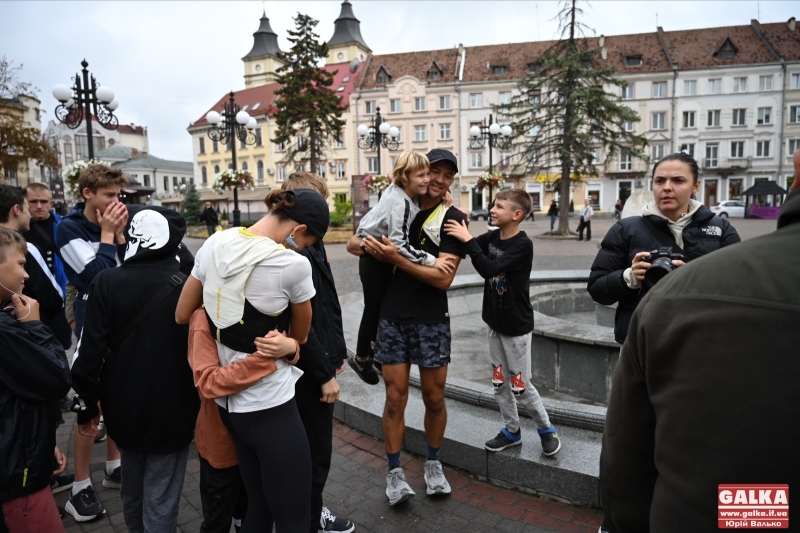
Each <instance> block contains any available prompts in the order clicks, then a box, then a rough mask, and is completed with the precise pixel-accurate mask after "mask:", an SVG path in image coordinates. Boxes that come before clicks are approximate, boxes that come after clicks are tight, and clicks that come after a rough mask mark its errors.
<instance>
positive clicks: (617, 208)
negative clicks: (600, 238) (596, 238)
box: [614, 200, 623, 222]
mask: <svg viewBox="0 0 800 533" xmlns="http://www.w3.org/2000/svg"><path fill="white" fill-rule="evenodd" d="M622 208H623V205H622V200H617V203H616V204H614V221H615V222H619V220H620V219H621V218H622Z"/></svg>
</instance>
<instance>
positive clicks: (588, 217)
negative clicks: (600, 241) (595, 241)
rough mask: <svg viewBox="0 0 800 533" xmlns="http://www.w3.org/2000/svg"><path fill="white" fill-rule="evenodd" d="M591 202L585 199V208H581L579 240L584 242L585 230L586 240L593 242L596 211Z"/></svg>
mask: <svg viewBox="0 0 800 533" xmlns="http://www.w3.org/2000/svg"><path fill="white" fill-rule="evenodd" d="M590 204H591V202H590V201H589V199H588V198H587V199H585V200H584V201H583V207H582V208H581V215H580V216H581V218H580V221H579V223H578V240H579V241H582V240H583V230H586V240H587V241H591V240H592V217H593V216H594V209H592V206H591V205H590Z"/></svg>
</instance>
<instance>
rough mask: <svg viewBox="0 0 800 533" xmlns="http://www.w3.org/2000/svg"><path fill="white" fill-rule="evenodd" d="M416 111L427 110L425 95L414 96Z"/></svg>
mask: <svg viewBox="0 0 800 533" xmlns="http://www.w3.org/2000/svg"><path fill="white" fill-rule="evenodd" d="M414 111H425V97H424V96H423V97H417V98H414Z"/></svg>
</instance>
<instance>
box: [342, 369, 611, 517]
mask: <svg viewBox="0 0 800 533" xmlns="http://www.w3.org/2000/svg"><path fill="white" fill-rule="evenodd" d="M337 379H338V380H339V382H340V385H341V390H342V392H341V397H340V400H341V401H339V402H337V404H336V407H335V409H334V416H335V417H336V418H337V419H339V420H340V421H342V423H344V424H346V425H348V426H351V427H353V428H355V429H358V430H359V431H362V432H364V433H367V434H369V435H372V436H374V437H376V438H380V439H382V438H383V430H382V427H381V417H382V414H383V405H384V387H383V383H379V384H378V385H375V386H370V385H367V384H366V383H364V382H362V381H361V380H360V379H359V378H358V376H357V375H356V374H355V373H354V372H352V371H350V370H349V369H348V371H346V372H344V373H343V374H341V375H340V376H338V378H337ZM447 411H448V423H447V428H446V430H445V442H444V444H443V445H442V457H441V460H442V462H443V463H445V464H448V465H451V466H453V467H456V468H460V469H463V470H466V471H467V472H470V473H473V474H476V475H478V476H482V477H485V478H488V479H490V480H494V481H498V482H502V483H510V484H513V485H518V486H521V487H524V488H526V489H530V490H532V491H534V492H536V493H540V494H546V495H551V496H555V497H558V498H561V499H565V500H568V501H571V502H577V503H582V504H588V505H592V506H595V507H599V506H600V501H599V494H598V474H599V457H600V445H601V438H602V434H601V433H598V432H596V431H590V430H587V429H581V428H575V427H570V426H566V425H562V426H559V427H558V433H559V437H560V438H561V442H562V448H561V451H560V452H559V453H558V454H557V455H555V456H554V457H545V456H544V454H543V453H542V447H541V444H540V441H539V437H538V435H537V433H536V428H535V426H534V424H533V422H532V421H531V420H530V419H528V418H526V417H521V419H520V420H521V421H520V424H521V428H522V435H523V443H522V445H521V446H514V447H512V448H509V449H507V450H504V451H502V452H499V453H493V452H489V451H487V450H486V449H485V448H484V447H483V444H484V442H486V441H487V440H489V439H490V438H492V437H494V436H495V435H496V434H497V433H498V431H499V430H500V427H501V421H500V415H499V413H498V412H496V411H493V410H490V409H486V408H483V407H479V406H476V405H470V404H467V403H464V402H459V401H454V400H447ZM424 412H425V407H424V405H423V403H422V398H421V396H420V391H419V389H417V388H414V387H412V388H411V389H410V391H409V398H408V407H407V408H406V433H405V440H404V442H403V449H405V450H408V451H410V452H413V453H418V454H422V455H425V454H426V453H427V443H426V440H425V428H424V421H423V417H424Z"/></svg>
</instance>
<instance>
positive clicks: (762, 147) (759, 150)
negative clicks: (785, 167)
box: [756, 141, 769, 157]
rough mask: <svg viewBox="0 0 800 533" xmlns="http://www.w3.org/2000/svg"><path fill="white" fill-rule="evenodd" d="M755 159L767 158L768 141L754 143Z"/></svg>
mask: <svg viewBox="0 0 800 533" xmlns="http://www.w3.org/2000/svg"><path fill="white" fill-rule="evenodd" d="M756 157H769V141H756Z"/></svg>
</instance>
